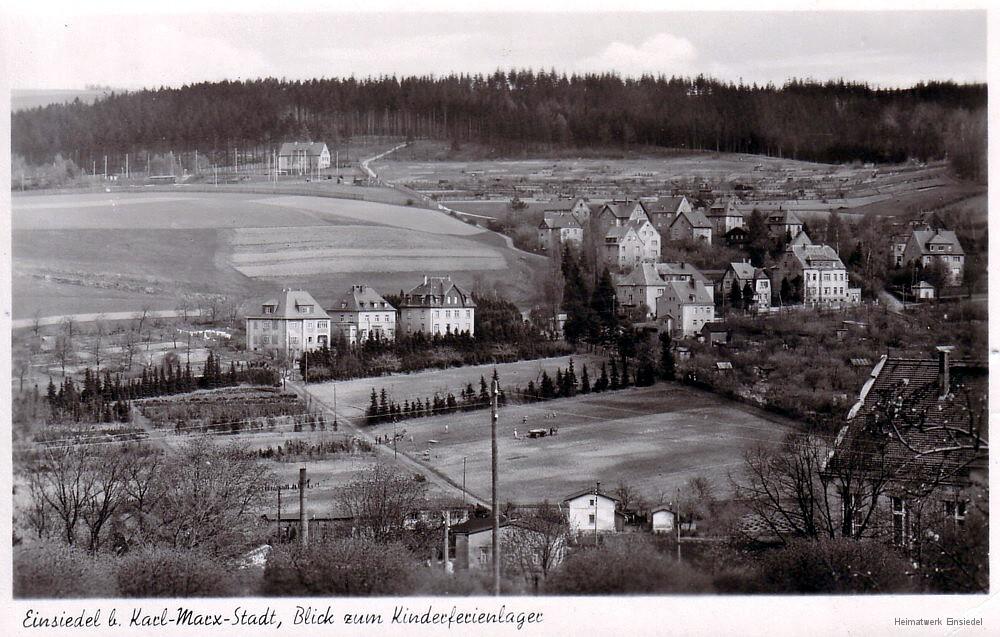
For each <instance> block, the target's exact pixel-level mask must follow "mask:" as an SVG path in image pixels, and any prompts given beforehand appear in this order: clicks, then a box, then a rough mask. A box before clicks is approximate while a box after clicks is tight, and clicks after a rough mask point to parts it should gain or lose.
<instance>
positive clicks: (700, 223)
mask: <svg viewBox="0 0 1000 637" xmlns="http://www.w3.org/2000/svg"><path fill="white" fill-rule="evenodd" d="M681 219H685V220H687V222H688V223H689V224H691V227H693V228H711V227H712V224H711V223H709V221H708V218H707V217H706V216H705V215H704V214H702V212H701V211H700V210H690V211H688V210H685V211H684V212H681V213H678V215H677V216H676V217H674V220H673V222H672V223H671V224H670V227H671V228H673V227H674V224H675V223H677V222H678V221H680V220H681Z"/></svg>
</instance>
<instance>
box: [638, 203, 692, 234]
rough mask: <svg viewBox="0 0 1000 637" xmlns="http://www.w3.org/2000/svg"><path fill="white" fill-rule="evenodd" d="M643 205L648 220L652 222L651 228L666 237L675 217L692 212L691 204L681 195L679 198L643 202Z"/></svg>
mask: <svg viewBox="0 0 1000 637" xmlns="http://www.w3.org/2000/svg"><path fill="white" fill-rule="evenodd" d="M644 205H645V206H646V212H648V213H649V218H650V220H652V222H653V227H654V228H656V231H657V232H659V233H660V235H666V234H668V233H669V232H670V224H672V223H673V222H674V219H676V218H677V215H679V214H680V213H682V212H690V211H691V210H693V207H692V206H691V202H690V201H688V198H687V197H685V196H683V195H681V196H680V197H657V198H655V199H652V200H650V201H647V202H645V204H644Z"/></svg>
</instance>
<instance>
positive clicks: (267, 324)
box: [246, 289, 330, 357]
mask: <svg viewBox="0 0 1000 637" xmlns="http://www.w3.org/2000/svg"><path fill="white" fill-rule="evenodd" d="M246 330H247V350H248V351H251V352H260V351H265V352H266V351H274V352H278V353H281V354H287V355H290V356H292V357H298V355H299V354H301V353H302V352H303V351H311V350H315V349H319V348H321V347H323V345H327V344H329V342H330V316H329V315H328V314H327V313H326V312H324V311H323V308H322V307H321V306H320V305H319V304H318V303H317V302H316V299H314V298H313V297H312V295H311V294H309V293H308V292H306V291H305V290H290V289H285V290H282V292H281V294H280V295H279V296H278V297H277V298H275V299H270V300H268V301H265V302H264V303H262V304H261V311H260V314H258V315H254V316H247V318H246Z"/></svg>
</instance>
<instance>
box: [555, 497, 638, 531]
mask: <svg viewBox="0 0 1000 637" xmlns="http://www.w3.org/2000/svg"><path fill="white" fill-rule="evenodd" d="M563 504H565V505H566V510H567V518H568V520H569V530H570V532H571V533H574V534H583V533H598V534H600V533H616V532H618V531H621V530H622V529H623V528H624V526H625V517H624V516H623V515H621V514H620V513H618V511H617V510H616V508H617V505H618V499H617V498H613V497H611V496H610V495H607V494H606V493H603V492H601V491H600V487H598V488H596V489H594V488H591V489H587V490H586V491H580V492H578V493H574V494H573V495H571V496H569V497H568V498H566V499H565V500H563Z"/></svg>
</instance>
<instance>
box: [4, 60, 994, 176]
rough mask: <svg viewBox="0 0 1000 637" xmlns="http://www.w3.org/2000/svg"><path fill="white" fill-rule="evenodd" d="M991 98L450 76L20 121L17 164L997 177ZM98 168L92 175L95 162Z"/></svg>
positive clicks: (205, 96) (190, 96)
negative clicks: (730, 168)
mask: <svg viewBox="0 0 1000 637" xmlns="http://www.w3.org/2000/svg"><path fill="white" fill-rule="evenodd" d="M986 98H987V87H986V85H985V84H956V83H952V82H934V83H923V84H918V85H915V86H913V87H910V88H905V89H879V88H873V87H870V86H868V85H866V84H861V83H848V82H844V81H837V82H826V83H819V82H814V81H802V80H791V81H789V82H787V83H785V84H784V85H783V86H780V87H779V86H774V85H770V84H769V85H756V84H754V85H746V84H732V83H725V82H720V81H716V80H712V79H708V78H705V77H701V76H699V77H698V78H694V79H692V78H677V77H671V78H667V77H663V76H660V77H652V76H643V77H639V78H630V77H621V76H619V75H617V74H613V73H605V74H587V75H570V76H567V75H565V74H560V73H556V72H555V71H552V72H544V71H543V72H535V71H530V70H512V71H509V72H503V71H499V70H498V71H496V72H494V73H493V74H490V75H448V76H442V77H434V76H425V77H402V78H399V77H394V76H392V77H378V78H366V79H356V78H353V77H351V78H327V79H314V80H308V81H290V80H284V79H280V80H279V79H273V78H269V79H258V80H247V81H242V82H230V81H224V82H211V83H208V82H206V83H200V84H193V85H188V86H183V87H181V88H165V87H161V88H157V89H147V90H141V91H135V92H127V93H120V94H112V95H109V96H107V97H105V98H103V99H100V100H98V101H96V102H94V103H93V104H84V103H81V102H73V103H69V104H60V105H49V106H45V107H38V108H34V109H30V110H24V111H18V112H16V113H14V114H13V115H12V145H13V151H14V153H15V154H20V155H23V156H25V157H26V158H27V159H28V160H29V161H30V162H32V163H41V162H48V161H51V160H52V159H53V158H54V157H55V156H56V154H62V155H63V156H64V157H66V158H69V159H74V160H75V161H76V162H77V163H78V164H79V163H80V162H81V160H86V159H87V158H89V157H91V156H93V155H94V154H95V153H108V152H128V151H132V152H135V151H137V150H139V149H142V150H146V151H162V150H173V151H190V150H194V149H199V150H201V151H202V152H222V151H226V150H228V149H230V148H239V147H241V146H249V145H262V144H263V145H269V144H270V145H276V144H278V143H279V142H281V141H284V140H289V139H303V138H312V139H314V140H322V141H326V142H328V143H330V142H336V141H337V140H340V139H346V138H349V137H351V136H355V135H398V136H404V137H414V138H436V139H448V140H452V142H453V143H456V144H461V143H463V142H471V143H482V144H487V145H489V146H490V147H491V148H494V149H496V150H499V151H501V152H520V151H524V150H531V149H538V148H543V147H544V146H550V147H574V146H577V147H585V146H586V147H593V146H605V147H606V146H621V147H629V146H633V145H634V146H659V147H669V148H687V149H702V150H713V151H726V152H746V153H759V154H767V155H774V156H782V157H790V158H795V159H803V160H814V161H830V162H840V161H853V160H862V161H890V162H894V161H902V160H906V159H919V160H927V159H936V158H943V157H948V158H950V159H952V161H953V163H954V165H955V167H956V169H957V170H958V171H959V172H960V173H961V174H964V175H966V176H969V177H973V178H983V179H984V178H985V161H986ZM87 163H89V161H88V162H87Z"/></svg>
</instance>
